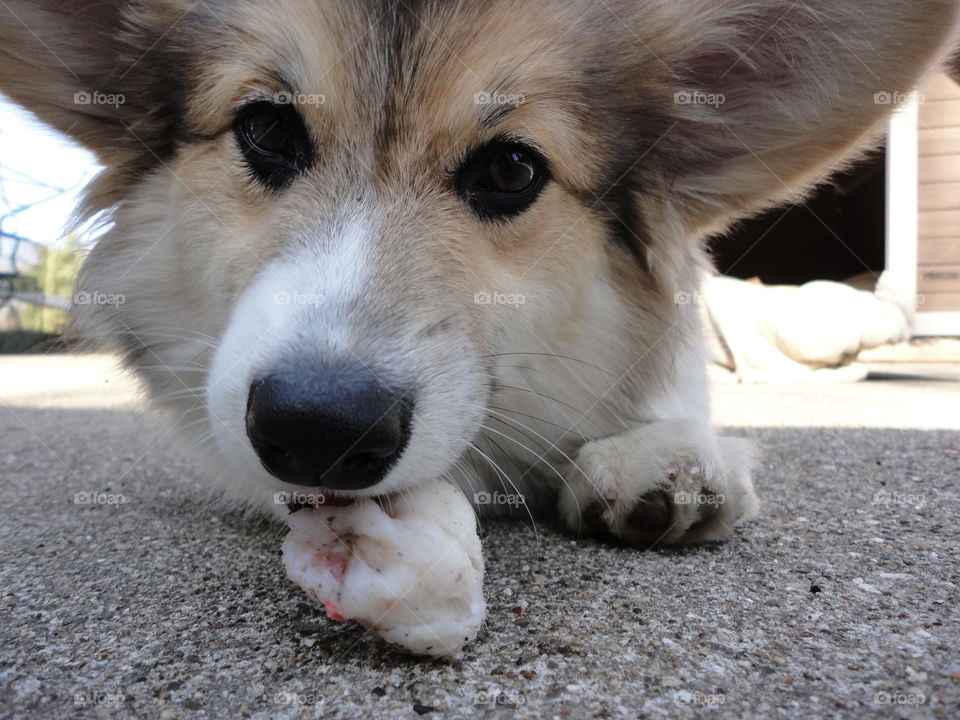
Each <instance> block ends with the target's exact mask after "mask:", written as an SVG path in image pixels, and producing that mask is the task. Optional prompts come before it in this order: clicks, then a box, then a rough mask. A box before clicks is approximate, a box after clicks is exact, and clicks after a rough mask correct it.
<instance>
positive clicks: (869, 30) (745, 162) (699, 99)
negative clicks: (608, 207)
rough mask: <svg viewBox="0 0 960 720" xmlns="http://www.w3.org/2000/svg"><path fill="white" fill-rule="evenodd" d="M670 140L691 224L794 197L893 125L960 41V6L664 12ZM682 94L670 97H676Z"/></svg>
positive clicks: (743, 4) (669, 159)
mask: <svg viewBox="0 0 960 720" xmlns="http://www.w3.org/2000/svg"><path fill="white" fill-rule="evenodd" d="M660 7H661V8H662V9H661V10H660V12H664V13H666V16H665V17H664V18H663V20H662V23H661V24H660V27H661V29H662V33H661V35H660V36H659V37H658V38H657V39H656V40H654V41H651V49H652V48H654V47H656V48H659V49H658V50H655V52H657V53H658V54H659V64H660V65H661V67H662V68H666V69H664V71H663V72H664V75H663V77H665V78H667V79H666V81H665V83H666V88H664V94H665V95H667V96H668V97H667V99H666V103H665V104H666V106H667V107H668V108H669V109H668V110H667V111H666V113H667V117H668V126H669V127H670V130H669V131H668V132H666V133H665V134H664V136H663V138H662V140H661V141H660V142H659V143H658V144H659V145H660V146H661V147H660V148H658V151H659V153H658V154H659V155H660V157H661V158H663V160H662V163H661V164H662V167H663V170H664V172H665V173H666V175H667V178H668V182H669V192H668V193H667V198H668V199H670V198H677V199H678V201H679V202H678V206H677V207H678V211H679V212H680V214H681V218H682V221H683V223H684V225H685V226H686V227H687V228H688V229H690V230H694V231H697V230H699V231H708V230H712V229H716V228H717V227H720V226H722V225H723V224H725V223H726V222H728V221H729V220H731V219H734V218H736V217H743V216H746V215H748V214H752V213H755V212H757V211H759V210H762V209H765V208H766V207H769V206H770V205H772V204H774V203H777V202H782V201H784V200H785V199H789V198H791V197H793V196H796V195H797V193H798V189H800V190H803V189H806V188H808V187H809V185H811V184H812V183H814V182H815V181H817V180H818V179H820V178H821V177H822V175H823V173H824V172H825V171H826V170H827V169H829V168H831V167H834V166H835V165H837V164H838V163H839V162H841V161H842V160H843V159H844V158H845V157H847V156H849V155H850V153H851V150H852V149H853V148H857V147H863V145H864V144H865V142H866V141H868V140H870V139H873V138H875V137H876V136H877V135H878V134H880V133H882V132H883V130H884V129H885V125H884V123H883V122H882V121H883V120H884V118H885V117H886V116H887V115H888V114H889V113H890V111H891V110H892V109H894V108H895V106H896V105H897V104H899V103H902V102H904V99H905V98H906V96H907V94H908V93H909V92H910V91H911V89H912V88H913V87H914V84H915V83H916V81H917V80H918V79H919V78H920V77H921V76H922V75H923V74H924V72H925V70H927V69H928V68H929V67H930V66H931V65H933V64H935V63H936V62H938V61H942V60H943V59H944V56H945V55H946V52H947V48H948V46H949V44H950V38H951V37H955V35H954V33H955V32H956V28H957V22H958V3H957V2H956V0H911V2H903V1H902V0H862V1H857V2H850V1H840V0H801V1H799V2H795V1H794V0H695V1H693V2H682V3H681V2H673V3H662V4H660ZM671 94H672V97H669V96H670V95H671Z"/></svg>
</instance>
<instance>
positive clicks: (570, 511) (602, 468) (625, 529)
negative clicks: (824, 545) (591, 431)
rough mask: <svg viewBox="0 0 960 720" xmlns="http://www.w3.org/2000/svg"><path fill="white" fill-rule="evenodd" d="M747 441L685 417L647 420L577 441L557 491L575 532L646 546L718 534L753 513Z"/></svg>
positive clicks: (717, 537) (723, 535)
mask: <svg viewBox="0 0 960 720" xmlns="http://www.w3.org/2000/svg"><path fill="white" fill-rule="evenodd" d="M750 461H751V445H750V443H749V442H747V441H744V440H740V439H737V438H716V437H715V436H714V435H713V432H712V429H711V428H709V427H704V426H701V425H698V424H697V423H693V422H686V421H676V422H660V423H651V424H649V425H645V426H641V427H639V428H637V429H636V430H634V431H632V432H629V433H625V434H623V435H617V436H615V437H611V438H606V439H603V440H596V441H592V442H588V443H587V444H585V445H584V446H583V447H582V448H581V449H580V451H579V452H578V453H577V456H576V458H575V463H574V464H572V465H571V467H570V469H569V471H568V472H567V474H566V483H565V484H564V487H562V488H561V490H560V500H559V509H560V514H561V517H562V519H563V522H564V523H565V524H566V526H567V527H568V528H569V529H570V530H572V531H573V532H575V533H578V534H582V535H589V536H593V537H600V538H613V539H615V540H617V541H619V542H624V543H627V544H629V545H633V546H635V547H643V548H650V547H655V546H658V545H675V544H685V543H694V542H704V541H707V540H723V539H726V538H727V537H729V536H730V535H731V534H732V533H733V529H734V526H735V525H736V523H737V522H739V521H741V520H744V519H747V518H749V517H751V516H752V515H754V514H755V513H756V510H757V500H756V496H755V495H754V492H753V485H752V483H751V482H750Z"/></svg>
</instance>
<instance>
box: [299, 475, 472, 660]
mask: <svg viewBox="0 0 960 720" xmlns="http://www.w3.org/2000/svg"><path fill="white" fill-rule="evenodd" d="M381 505H382V507H381ZM289 522H290V534H289V535H287V537H286V539H285V540H284V542H283V564H284V566H285V567H286V569H287V575H288V576H289V577H290V579H291V580H293V581H294V582H295V583H297V584H298V585H299V586H300V587H302V588H303V589H304V590H305V591H306V592H307V594H308V595H309V596H310V597H312V598H313V599H314V600H316V601H317V602H319V603H321V604H322V605H323V606H324V607H325V608H326V611H327V615H329V616H330V617H331V618H333V619H334V620H357V621H358V622H360V623H361V624H363V625H364V626H366V627H367V628H369V629H370V630H372V631H373V632H374V633H375V634H376V635H378V636H379V637H381V638H383V639H384V640H386V641H387V642H389V643H392V644H394V645H398V646H400V647H401V648H403V649H405V650H408V651H409V652H411V653H414V654H417V655H430V656H434V657H453V656H456V655H458V654H459V653H460V651H461V650H462V649H463V646H464V645H466V644H467V643H468V642H469V641H470V640H472V639H473V638H475V637H476V635H477V632H478V631H479V629H480V625H481V623H482V622H483V618H484V615H485V613H486V604H485V603H484V600H483V558H482V556H481V553H480V538H479V537H478V535H477V523H476V517H475V515H474V511H473V508H472V506H471V505H470V503H469V502H468V501H467V499H466V497H464V495H463V492H461V491H460V490H459V489H458V488H456V487H454V486H453V485H451V484H449V483H446V482H441V481H438V482H432V483H428V484H425V485H424V486H422V487H420V488H417V489H416V490H414V491H413V492H409V493H404V494H402V495H399V496H397V497H391V498H390V499H384V500H380V501H375V500H360V501H357V502H356V503H354V504H352V505H347V506H345V507H336V506H320V507H316V508H308V509H304V510H299V511H297V512H295V513H293V514H292V515H291V516H290V518H289Z"/></svg>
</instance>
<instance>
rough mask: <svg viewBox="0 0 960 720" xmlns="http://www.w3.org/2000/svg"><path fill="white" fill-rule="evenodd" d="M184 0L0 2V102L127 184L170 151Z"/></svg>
mask: <svg viewBox="0 0 960 720" xmlns="http://www.w3.org/2000/svg"><path fill="white" fill-rule="evenodd" d="M189 5H190V4H189V3H187V2H186V0H150V1H149V2H142V1H140V0H4V2H2V3H0V92H3V93H4V94H6V95H8V96H9V97H10V98H11V99H12V100H14V101H15V102H17V103H18V104H20V105H22V106H24V107H25V108H27V109H28V110H30V111H32V112H33V113H34V114H35V115H36V116H37V117H39V118H40V119H41V120H43V121H44V122H46V123H48V124H49V125H52V126H53V127H54V128H56V129H57V130H60V131H61V132H63V133H65V134H67V135H69V136H70V137H71V138H73V139H74V140H75V141H77V142H78V143H80V144H81V145H83V146H84V147H86V148H88V149H90V150H92V151H93V152H94V153H95V154H96V155H97V156H98V158H99V159H100V161H101V162H102V163H103V164H105V165H107V166H108V167H110V168H113V169H114V170H121V171H123V172H122V174H124V175H128V176H132V175H135V174H136V173H137V172H139V171H142V170H143V169H145V168H148V167H151V166H154V165H156V164H157V163H158V162H161V161H162V160H163V159H164V157H166V156H168V155H169V154H170V152H171V151H172V148H173V145H174V143H175V142H176V137H177V123H178V119H179V118H180V116H181V112H180V105H181V104H182V88H183V81H182V78H183V77H185V73H186V72H188V69H187V68H185V67H184V66H183V62H182V57H181V55H180V51H177V50H176V49H175V48H176V47H177V44H176V43H174V42H172V38H173V37H174V36H176V35H179V34H180V33H179V32H171V31H173V30H174V29H175V27H176V26H177V25H178V24H182V23H184V22H185V21H184V17H185V16H186V15H187V14H188V12H189Z"/></svg>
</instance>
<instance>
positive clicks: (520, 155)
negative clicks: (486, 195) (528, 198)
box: [482, 147, 538, 193]
mask: <svg viewBox="0 0 960 720" xmlns="http://www.w3.org/2000/svg"><path fill="white" fill-rule="evenodd" d="M537 172H538V168H537V164H536V161H535V160H534V159H533V158H532V157H530V156H529V155H527V154H526V153H525V152H524V151H523V150H520V149H518V148H512V147H506V148H503V149H501V150H499V151H497V152H496V153H494V154H493V156H492V157H491V158H490V159H489V161H488V164H487V167H486V171H485V172H484V174H483V176H482V180H483V184H484V186H485V187H486V189H487V190H493V191H494V192H500V193H522V192H524V191H525V190H527V189H528V188H529V187H530V186H531V185H533V183H534V182H535V181H536V179H537Z"/></svg>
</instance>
